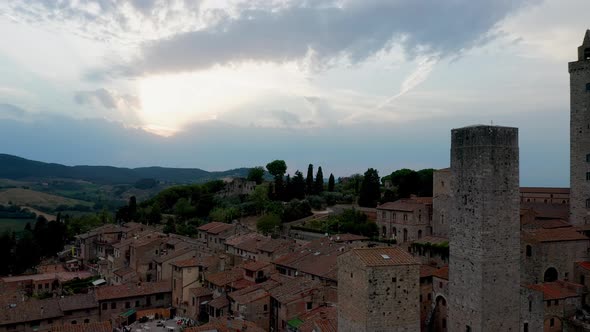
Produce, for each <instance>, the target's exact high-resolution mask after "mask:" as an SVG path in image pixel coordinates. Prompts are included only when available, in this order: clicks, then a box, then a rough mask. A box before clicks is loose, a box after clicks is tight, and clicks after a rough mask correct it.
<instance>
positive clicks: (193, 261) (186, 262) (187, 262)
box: [172, 257, 201, 267]
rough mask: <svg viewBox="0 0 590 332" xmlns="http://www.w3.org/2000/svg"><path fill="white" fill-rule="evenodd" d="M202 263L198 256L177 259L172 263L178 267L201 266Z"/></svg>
mask: <svg viewBox="0 0 590 332" xmlns="http://www.w3.org/2000/svg"><path fill="white" fill-rule="evenodd" d="M200 263H201V259H199V258H197V257H191V258H188V259H183V260H180V261H176V262H174V263H172V265H174V266H177V267H193V266H199V264H200Z"/></svg>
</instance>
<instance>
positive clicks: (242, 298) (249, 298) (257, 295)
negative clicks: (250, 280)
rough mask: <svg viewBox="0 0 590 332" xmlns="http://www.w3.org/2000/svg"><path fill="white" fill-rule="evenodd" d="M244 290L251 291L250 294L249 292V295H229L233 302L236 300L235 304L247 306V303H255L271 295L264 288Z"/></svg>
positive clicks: (234, 293)
mask: <svg viewBox="0 0 590 332" xmlns="http://www.w3.org/2000/svg"><path fill="white" fill-rule="evenodd" d="M243 290H249V292H247V293H237V292H232V293H229V294H228V296H229V297H230V298H231V299H232V300H234V301H235V302H237V303H239V304H246V303H250V302H254V301H257V300H260V299H263V298H265V297H268V296H270V293H269V292H268V291H267V290H266V289H264V288H256V289H250V288H245V289H243ZM243 290H242V291H243ZM238 292H240V291H238Z"/></svg>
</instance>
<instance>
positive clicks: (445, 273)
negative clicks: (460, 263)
mask: <svg viewBox="0 0 590 332" xmlns="http://www.w3.org/2000/svg"><path fill="white" fill-rule="evenodd" d="M432 276H433V277H437V278H440V279H444V280H449V267H448V266H443V267H441V268H440V269H438V270H436V271H434V273H433V274H432Z"/></svg>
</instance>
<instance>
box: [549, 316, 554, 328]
mask: <svg viewBox="0 0 590 332" xmlns="http://www.w3.org/2000/svg"><path fill="white" fill-rule="evenodd" d="M549 326H550V327H554V326H555V318H551V319H550V320H549Z"/></svg>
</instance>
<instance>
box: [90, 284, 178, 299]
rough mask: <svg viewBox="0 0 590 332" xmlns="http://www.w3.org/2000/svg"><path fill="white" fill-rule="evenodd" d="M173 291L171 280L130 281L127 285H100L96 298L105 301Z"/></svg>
mask: <svg viewBox="0 0 590 332" xmlns="http://www.w3.org/2000/svg"><path fill="white" fill-rule="evenodd" d="M171 291H172V290H171V286H170V280H165V281H159V282H143V283H139V284H136V283H129V284H125V285H116V286H102V287H99V288H97V289H96V298H97V299H98V300H99V301H104V300H110V299H120V298H127V297H136V296H144V295H150V294H159V293H170V292H171Z"/></svg>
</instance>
